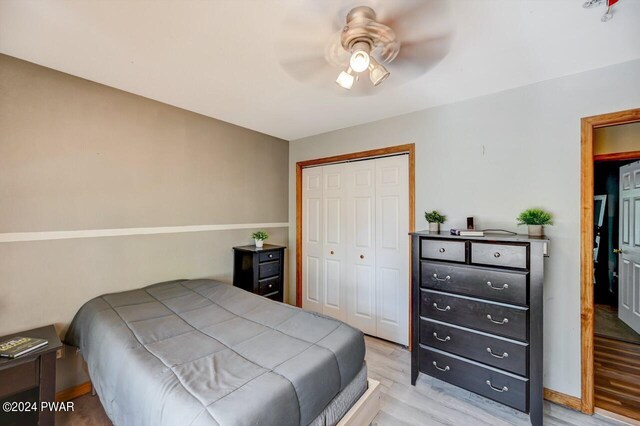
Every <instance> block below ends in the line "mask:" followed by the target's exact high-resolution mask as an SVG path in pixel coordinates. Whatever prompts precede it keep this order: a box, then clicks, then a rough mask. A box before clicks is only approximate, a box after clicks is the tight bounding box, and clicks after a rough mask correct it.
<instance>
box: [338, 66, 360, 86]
mask: <svg viewBox="0 0 640 426" xmlns="http://www.w3.org/2000/svg"><path fill="white" fill-rule="evenodd" d="M355 79H356V78H355V77H354V76H353V75H352V74H351V68H349V69H348V70H347V71H342V72H341V73H340V75H338V78H337V79H336V83H337V84H338V86H340V87H342V88H344V89H347V90H351V87H352V86H353V82H354V81H355Z"/></svg>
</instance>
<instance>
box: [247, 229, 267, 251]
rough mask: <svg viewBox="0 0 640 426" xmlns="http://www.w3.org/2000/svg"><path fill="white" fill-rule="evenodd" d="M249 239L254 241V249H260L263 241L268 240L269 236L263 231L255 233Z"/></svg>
mask: <svg viewBox="0 0 640 426" xmlns="http://www.w3.org/2000/svg"><path fill="white" fill-rule="evenodd" d="M251 237H252V238H253V240H254V241H255V243H256V247H258V248H261V247H262V245H263V244H264V241H265V240H266V239H267V238H269V234H267V233H266V232H265V231H256V232H254V233H253V234H251Z"/></svg>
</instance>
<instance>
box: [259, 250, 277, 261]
mask: <svg viewBox="0 0 640 426" xmlns="http://www.w3.org/2000/svg"><path fill="white" fill-rule="evenodd" d="M258 259H259V262H260V263H263V262H271V261H273V260H280V250H273V251H266V252H264V253H260V254H258Z"/></svg>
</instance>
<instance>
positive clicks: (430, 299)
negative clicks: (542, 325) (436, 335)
mask: <svg viewBox="0 0 640 426" xmlns="http://www.w3.org/2000/svg"><path fill="white" fill-rule="evenodd" d="M421 293H422V294H421V301H420V314H421V315H422V316H423V317H426V318H433V319H436V320H438V321H444V322H448V323H451V324H454V325H461V326H463V327H469V328H472V329H474V330H481V331H486V332H489V333H492V334H497V335H500V336H505V337H510V338H513V339H518V340H522V341H526V340H527V337H528V333H527V331H528V330H527V319H528V318H527V317H528V312H529V310H528V309H527V308H519V307H516V306H507V305H503V304H497V303H490V302H483V301H481V300H478V299H471V298H467V297H463V296H453V295H448V294H445V293H440V292H434V291H430V290H426V291H425V290H421Z"/></svg>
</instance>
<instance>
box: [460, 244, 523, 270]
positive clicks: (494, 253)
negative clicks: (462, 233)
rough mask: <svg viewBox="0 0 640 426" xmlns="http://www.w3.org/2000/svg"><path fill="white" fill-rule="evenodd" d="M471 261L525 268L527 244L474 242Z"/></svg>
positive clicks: (481, 263) (480, 263)
mask: <svg viewBox="0 0 640 426" xmlns="http://www.w3.org/2000/svg"><path fill="white" fill-rule="evenodd" d="M471 263H475V264H479V265H492V266H502V267H505V268H521V269H525V268H526V267H527V246H526V245H515V244H487V243H476V242H472V243H471Z"/></svg>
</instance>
